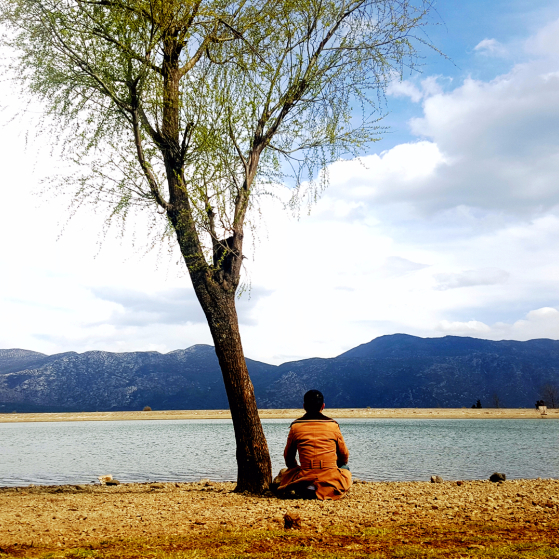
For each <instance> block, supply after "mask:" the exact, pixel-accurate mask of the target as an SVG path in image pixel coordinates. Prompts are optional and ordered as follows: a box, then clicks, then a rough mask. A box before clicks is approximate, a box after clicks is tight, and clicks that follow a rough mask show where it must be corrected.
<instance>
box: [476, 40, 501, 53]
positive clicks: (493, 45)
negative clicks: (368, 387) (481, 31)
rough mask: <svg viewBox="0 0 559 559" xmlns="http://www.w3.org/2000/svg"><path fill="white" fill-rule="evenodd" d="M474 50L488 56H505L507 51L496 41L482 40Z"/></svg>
mask: <svg viewBox="0 0 559 559" xmlns="http://www.w3.org/2000/svg"><path fill="white" fill-rule="evenodd" d="M474 50H475V51H476V52H479V53H480V54H485V55H488V56H505V55H506V54H507V49H506V48H505V47H504V46H503V45H502V44H501V43H499V41H497V39H483V41H480V42H479V43H478V44H477V45H476V46H475V47H474Z"/></svg>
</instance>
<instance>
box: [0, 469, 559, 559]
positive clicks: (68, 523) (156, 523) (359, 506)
mask: <svg viewBox="0 0 559 559" xmlns="http://www.w3.org/2000/svg"><path fill="white" fill-rule="evenodd" d="M234 487H235V486H234V484H233V483H216V482H211V481H207V480H202V481H200V482H198V483H149V484H121V485H118V486H112V487H110V486H100V485H89V486H86V485H82V486H37V487H33V486H31V487H20V488H0V548H8V547H10V548H13V546H14V545H20V546H21V545H35V546H41V547H51V548H56V547H59V548H60V547H62V548H68V547H71V546H80V545H83V544H84V543H85V542H93V541H102V540H107V539H111V540H115V539H118V538H123V537H126V538H131V537H132V538H133V537H140V538H141V537H159V536H167V537H169V536H179V537H180V536H181V535H189V536H192V535H193V534H195V533H196V532H207V531H208V530H215V529H224V530H232V529H235V530H244V529H246V530H255V529H256V530H259V529H263V530H277V529H284V516H285V514H286V513H289V514H291V515H295V516H298V517H300V519H301V529H300V530H301V532H305V531H307V532H310V531H312V532H315V533H316V532H318V533H320V532H321V531H323V530H328V529H330V528H331V527H332V526H336V525H341V526H344V527H345V528H347V529H350V530H351V529H364V528H368V527H369V528H370V527H382V526H395V525H396V524H398V525H402V524H405V523H413V524H414V525H421V526H430V525H431V526H435V525H436V526H441V525H444V524H453V525H464V524H467V523H478V524H479V523H483V524H485V525H488V524H491V523H496V524H495V525H497V524H498V525H499V526H502V525H510V526H520V525H523V526H526V527H528V526H531V527H537V528H538V529H539V530H541V529H545V528H546V527H547V526H549V527H550V528H549V529H550V530H551V529H552V528H551V527H553V526H557V522H558V520H559V480H555V479H537V480H511V481H505V482H501V483H492V482H489V481H459V482H456V481H452V482H450V481H448V482H444V483H428V482H387V483H376V482H359V481H357V482H356V483H354V485H353V487H352V488H351V490H350V492H349V493H348V494H347V495H346V497H345V498H343V499H341V500H339V501H336V502H333V501H322V502H321V501H303V500H299V499H285V500H281V499H278V498H276V497H274V496H271V495H268V496H263V497H255V496H250V495H244V494H237V493H234V492H233V489H234ZM553 530H555V531H556V529H555V528H553ZM0 552H1V549H0ZM0 555H1V553H0Z"/></svg>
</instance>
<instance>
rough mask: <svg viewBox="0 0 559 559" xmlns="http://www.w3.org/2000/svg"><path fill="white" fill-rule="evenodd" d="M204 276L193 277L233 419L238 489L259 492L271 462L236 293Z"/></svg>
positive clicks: (265, 485) (264, 485) (268, 475)
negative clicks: (241, 327)
mask: <svg viewBox="0 0 559 559" xmlns="http://www.w3.org/2000/svg"><path fill="white" fill-rule="evenodd" d="M204 279H205V281H204V280H203V279H202V278H199V279H198V278H196V277H193V285H194V290H195V292H196V295H197V296H198V300H199V301H200V304H201V306H202V309H203V310H204V313H205V315H206V318H207V320H208V325H209V327H210V331H211V333H212V337H213V341H214V347H215V352H216V354H217V358H218V360H219V365H220V367H221V373H222V375H223V382H224V384H225V390H226V392H227V398H228V400H229V408H230V410H231V417H232V419H233V429H234V431H235V441H236V444H237V452H236V457H237V488H236V491H238V492H242V491H249V492H250V493H257V494H260V493H262V492H264V491H265V490H266V489H268V487H269V485H270V483H271V481H272V464H271V460H270V453H269V451H268V443H267V442H266V437H265V436H264V431H263V429H262V423H261V421H260V417H259V415H258V408H257V406H256V398H255V396H254V387H253V385H252V382H251V380H250V377H249V374H248V369H247V365H246V361H245V357H244V353H243V346H242V343H241V335H240V332H239V321H238V318H237V311H236V309H235V293H234V290H233V292H232V293H231V290H224V289H223V288H222V287H221V286H220V285H218V284H216V283H214V282H213V281H212V279H210V278H208V276H206V278H204ZM208 280H209V281H208Z"/></svg>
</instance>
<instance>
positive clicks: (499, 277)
mask: <svg viewBox="0 0 559 559" xmlns="http://www.w3.org/2000/svg"><path fill="white" fill-rule="evenodd" d="M509 275H510V274H509V273H508V272H505V270H499V269H498V268H482V269H480V270H466V271H464V272H459V273H453V274H449V273H444V274H435V276H434V277H435V279H436V280H437V284H438V285H437V289H440V290H441V291H444V290H446V289H456V288H458V287H473V286H476V285H497V284H501V283H505V282H506V281H507V280H508V278H509Z"/></svg>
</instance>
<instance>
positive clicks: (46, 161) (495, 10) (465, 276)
mask: <svg viewBox="0 0 559 559" xmlns="http://www.w3.org/2000/svg"><path fill="white" fill-rule="evenodd" d="M436 10H437V13H436V14H434V15H433V23H435V24H437V25H434V26H432V27H430V28H428V32H429V36H430V38H431V40H432V42H433V43H434V44H435V45H436V46H437V47H438V48H440V50H441V51H443V52H444V53H445V54H446V55H447V56H448V57H449V58H450V60H448V59H445V58H444V57H441V56H439V55H437V54H436V53H434V52H430V51H428V50H426V51H425V52H424V54H425V58H424V60H423V63H424V65H423V67H422V69H421V73H420V74H414V75H406V76H405V77H404V80H403V81H396V82H394V84H392V86H391V87H390V88H389V91H388V95H387V110H388V112H389V114H388V115H387V117H386V119H385V121H384V123H383V124H384V125H385V126H386V125H387V126H390V132H389V133H388V134H386V135H385V136H384V138H383V139H382V140H381V141H379V142H377V143H375V144H373V145H372V146H371V149H370V152H369V154H368V155H367V156H365V157H363V159H362V160H361V161H360V162H357V161H346V162H340V163H336V164H335V165H333V166H332V168H331V169H330V177H331V184H330V187H329V189H328V190H327V191H326V192H325V193H324V195H323V197H322V199H321V200H320V201H319V202H318V204H316V206H315V207H314V208H313V209H312V212H311V215H310V216H306V215H303V216H301V218H300V219H295V218H294V217H293V216H290V215H289V214H286V213H285V212H283V211H282V209H281V208H280V207H278V206H276V205H274V204H272V203H265V204H264V207H263V212H264V213H263V215H264V218H263V219H262V221H261V222H260V229H259V236H258V238H257V239H255V241H256V242H255V243H254V246H255V249H254V251H253V250H252V249H251V246H252V243H251V242H250V240H249V242H248V243H247V249H248V255H249V257H250V258H249V260H248V262H247V265H246V270H245V279H246V280H247V282H249V283H250V285H251V291H250V297H249V296H247V295H244V296H243V297H242V298H241V299H240V300H239V305H238V306H239V315H240V318H241V328H242V335H243V344H244V347H245V353H246V355H247V356H249V357H251V358H253V359H260V360H262V361H267V362H274V363H279V362H282V361H286V360H292V359H298V358H304V357H313V356H322V357H329V356H334V355H337V354H339V353H342V352H343V351H345V350H347V349H349V348H351V347H354V346H356V345H358V344H360V343H363V342H367V341H369V340H371V339H372V338H375V337H377V336H380V335H383V334H393V333H396V332H404V333H408V334H413V335H419V336H425V337H430V336H443V335H447V334H452V335H460V336H468V335H469V336H474V337H481V338H488V339H518V340H526V339H532V338H538V337H548V338H553V339H559V258H558V252H559V2H557V1H555V2H543V1H539V0H537V1H532V2H526V1H516V2H515V1H512V2H510V1H509V2H504V1H492V2H478V1H474V2H472V1H468V2H447V3H441V4H439V5H437V6H436ZM1 90H2V99H3V105H4V106H5V110H4V112H3V113H2V115H3V118H4V131H5V133H4V134H3V135H2V137H1V138H0V147H1V149H0V158H1V159H2V168H3V181H2V188H0V236H1V238H2V239H4V243H3V249H2V250H1V251H0V271H1V278H2V280H1V281H2V290H1V291H0V316H2V320H1V321H0V347H2V348H9V347H22V348H27V349H34V350H37V351H43V352H45V353H55V352H61V351H69V350H74V351H80V352H81V351H86V350H90V349H104V350H110V351H130V350H157V351H161V352H166V351H171V350H174V349H177V348H182V347H188V346H190V345H193V344H196V343H211V339H210V336H209V332H208V329H207V326H206V325H205V322H204V318H203V315H202V313H201V311H200V309H199V308H198V305H197V302H196V300H195V298H194V295H193V292H192V288H191V285H190V282H189V280H188V278H187V276H186V274H185V272H184V267H183V265H182V264H181V263H180V258H179V256H178V254H177V252H176V251H175V252H172V251H171V254H169V252H168V251H167V250H162V251H159V252H157V251H155V252H147V253H146V250H145V246H144V244H143V240H144V239H143V236H142V233H141V231H142V227H143V226H145V221H143V218H142V216H138V218H137V229H136V235H135V236H134V234H133V229H131V230H130V231H129V232H128V233H127V234H126V235H125V236H124V238H122V239H119V238H118V236H117V235H116V234H113V233H109V235H108V236H107V237H106V239H105V240H104V241H103V242H101V241H102V236H101V235H100V234H99V233H100V231H101V230H102V228H103V214H102V212H97V213H95V212H93V211H85V212H80V213H79V214H78V215H77V217H76V218H75V219H73V220H71V221H70V222H69V223H68V224H67V225H65V224H66V223H67V221H68V219H67V218H68V211H67V205H68V201H69V199H68V198H67V197H66V196H65V195H64V194H62V195H61V196H52V195H47V196H43V197H40V196H37V195H36V192H37V191H38V190H40V189H41V186H40V183H41V180H43V179H44V178H45V177H48V176H51V175H52V174H54V173H56V172H57V169H59V168H60V163H59V162H58V160H57V159H56V157H55V156H54V155H52V154H51V152H50V150H49V149H48V148H46V147H45V140H46V139H45V138H43V137H42V136H41V135H40V134H39V135H38V136H37V137H36V138H35V136H34V133H35V132H36V130H35V128H34V126H35V125H34V122H35V121H34V120H33V114H32V113H31V114H30V115H29V117H25V118H23V119H20V120H17V121H11V120H10V119H9V114H10V111H12V110H13V109H14V108H16V107H17V106H19V105H20V103H21V101H20V99H19V98H18V96H17V94H16V93H15V92H14V91H13V90H12V89H10V86H9V84H8V83H3V84H2V85H1ZM28 129H30V130H31V136H30V138H29V141H28V143H27V145H26V138H25V131H26V130H28ZM22 210H23V211H22ZM63 229H64V232H63V234H62V235H61V234H60V233H61V231H62V230H63Z"/></svg>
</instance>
